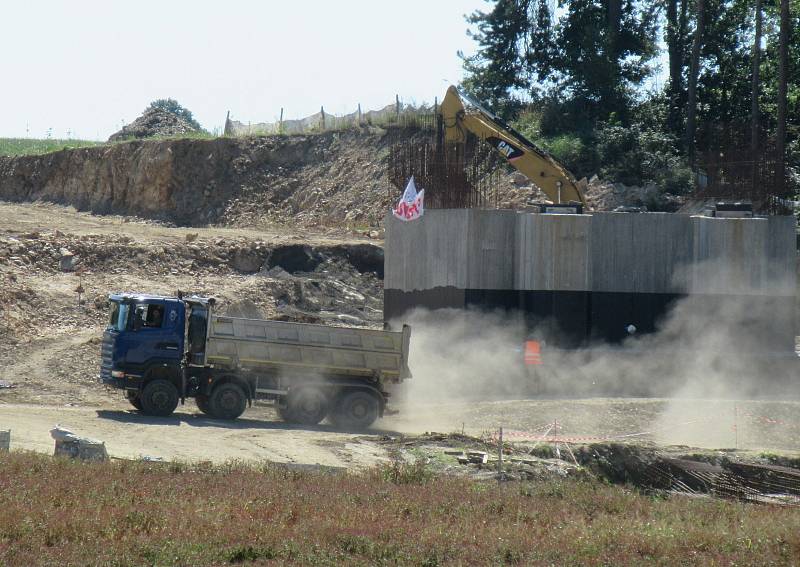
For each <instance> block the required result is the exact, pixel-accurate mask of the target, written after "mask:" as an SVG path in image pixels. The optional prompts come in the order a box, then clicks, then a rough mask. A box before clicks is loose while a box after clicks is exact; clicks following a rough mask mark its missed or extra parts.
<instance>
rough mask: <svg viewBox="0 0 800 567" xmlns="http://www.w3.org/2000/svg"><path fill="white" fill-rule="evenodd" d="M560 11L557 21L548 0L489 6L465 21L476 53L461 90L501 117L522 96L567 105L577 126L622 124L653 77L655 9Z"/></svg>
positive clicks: (586, 1)
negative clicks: (614, 121)
mask: <svg viewBox="0 0 800 567" xmlns="http://www.w3.org/2000/svg"><path fill="white" fill-rule="evenodd" d="M561 8H562V9H563V13H561V15H560V16H559V17H557V18H554V17H553V14H551V12H550V10H549V7H548V4H547V2H546V0H494V6H493V8H492V10H491V11H489V12H486V13H483V12H476V13H474V14H472V15H471V16H469V17H468V21H469V22H470V23H471V24H473V25H474V26H477V29H476V30H475V31H472V32H470V33H471V37H473V38H474V39H475V40H476V41H477V42H478V45H479V50H478V53H477V54H476V55H475V56H474V57H471V58H466V59H465V61H464V64H465V65H464V66H465V71H466V78H465V80H464V83H463V86H464V87H465V88H466V89H467V90H468V91H470V92H471V93H472V94H473V95H475V96H477V97H478V98H481V99H483V100H485V101H486V102H488V103H489V104H491V105H493V106H494V107H495V108H496V110H498V111H502V112H504V113H505V115H506V116H508V115H509V114H511V113H513V111H515V110H517V109H518V108H519V99H520V98H522V97H531V98H540V97H542V96H543V95H546V98H547V99H549V100H550V101H552V102H554V103H556V104H564V105H566V107H565V109H564V111H565V112H567V113H568V114H570V115H571V116H572V122H573V124H574V125H579V124H587V123H588V124H592V123H594V122H595V121H597V120H605V119H606V118H608V117H609V116H611V115H615V116H616V117H617V118H618V119H621V120H622V121H623V122H624V121H625V120H626V119H627V117H628V115H629V110H630V107H631V105H632V103H633V101H634V98H635V91H636V89H637V88H638V87H640V86H641V85H642V84H643V82H644V81H645V79H647V78H648V77H649V76H650V75H651V74H652V68H651V67H650V65H649V62H650V61H651V60H652V59H653V57H655V55H656V54H657V52H658V51H657V45H656V30H657V23H658V22H657V12H658V6H657V5H656V4H655V3H650V4H648V3H646V2H643V1H636V0H570V1H569V2H566V1H564V2H562V3H561ZM554 20H555V21H554ZM509 100H515V101H516V102H517V104H513V105H509V104H508V101H509Z"/></svg>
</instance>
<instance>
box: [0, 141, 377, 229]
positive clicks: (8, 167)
mask: <svg viewBox="0 0 800 567" xmlns="http://www.w3.org/2000/svg"><path fill="white" fill-rule="evenodd" d="M387 144H388V137H387V135H386V133H385V132H383V131H379V130H375V131H372V130H370V131H363V132H359V131H353V132H341V133H338V132H329V133H325V134H318V135H309V136H271V137H254V138H217V139H213V140H198V139H179V140H152V141H131V142H125V143H119V144H111V145H107V146H98V147H93V148H81V149H75V150H63V151H60V152H55V153H52V154H47V155H42V156H15V157H0V199H2V200H8V201H34V200H42V201H50V202H54V203H60V204H67V205H72V206H74V207H76V208H78V209H79V210H88V211H92V212H95V213H102V214H108V213H113V214H121V215H136V216H140V217H144V218H150V219H158V220H165V221H170V222H173V223H176V224H179V225H186V226H200V225H207V224H220V225H226V226H259V225H269V224H275V223H278V224H281V223H289V222H291V223H292V224H297V225H301V226H317V225H326V224H341V223H343V222H350V223H352V224H353V225H362V226H365V225H371V224H377V223H378V222H379V220H380V219H381V218H382V217H383V215H384V213H385V210H386V207H387V206H388V203H389V199H388V189H389V184H388V179H387V177H386V169H387V168H386V159H387V155H388V152H387V150H386V148H387Z"/></svg>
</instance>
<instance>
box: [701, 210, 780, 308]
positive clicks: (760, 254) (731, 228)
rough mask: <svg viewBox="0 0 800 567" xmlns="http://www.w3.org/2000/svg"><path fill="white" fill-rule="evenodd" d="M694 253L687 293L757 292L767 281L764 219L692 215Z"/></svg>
mask: <svg viewBox="0 0 800 567" xmlns="http://www.w3.org/2000/svg"><path fill="white" fill-rule="evenodd" d="M691 219H692V226H693V232H694V255H693V262H692V269H691V273H692V281H691V289H690V293H694V294H732V295H735V294H759V293H764V292H765V291H766V290H767V289H768V288H769V287H770V286H771V282H769V281H768V277H767V275H768V273H767V265H768V263H769V262H768V257H767V249H768V246H767V243H768V239H769V221H768V220H767V219H763V218H758V219H738V218H715V217H700V216H696V217H691Z"/></svg>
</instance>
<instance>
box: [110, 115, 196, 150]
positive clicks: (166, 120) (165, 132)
mask: <svg viewBox="0 0 800 567" xmlns="http://www.w3.org/2000/svg"><path fill="white" fill-rule="evenodd" d="M194 132H199V130H198V129H197V128H196V127H195V126H193V125H192V124H190V123H189V122H188V121H187V120H185V119H184V118H181V117H180V116H178V115H176V114H173V113H172V112H167V111H166V110H163V109H160V108H148V109H147V110H145V111H144V113H143V114H142V115H141V116H140V117H139V118H137V119H136V120H134V121H133V122H131V123H130V124H128V125H126V126H123V128H122V130H120V131H119V132H116V133H114V134H111V136H110V137H109V138H108V141H109V142H120V141H123V140H131V139H134V138H135V139H143V138H168V137H170V136H181V135H184V134H192V133H194Z"/></svg>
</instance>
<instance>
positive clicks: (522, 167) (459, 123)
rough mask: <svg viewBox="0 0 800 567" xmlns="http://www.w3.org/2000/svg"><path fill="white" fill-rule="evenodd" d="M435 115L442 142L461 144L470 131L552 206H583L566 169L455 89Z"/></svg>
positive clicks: (446, 97) (450, 90) (580, 194)
mask: <svg viewBox="0 0 800 567" xmlns="http://www.w3.org/2000/svg"><path fill="white" fill-rule="evenodd" d="M465 103H466V104H465ZM439 115H440V116H441V119H442V123H443V124H444V139H445V143H450V144H459V143H461V144H463V143H464V142H466V139H467V132H472V133H473V134H475V135H476V136H478V137H479V138H481V139H482V140H485V141H486V142H488V143H489V144H491V145H492V146H493V147H494V148H495V149H496V150H497V151H498V152H500V154H501V155H502V156H503V157H505V158H506V160H508V163H510V164H511V165H513V166H514V167H515V168H516V169H517V170H518V171H519V172H520V173H522V174H524V175H525V176H527V177H528V179H530V180H531V182H532V183H533V184H535V185H536V186H537V187H539V188H540V189H541V190H542V191H544V193H545V194H546V195H547V196H548V198H549V199H550V200H551V201H552V202H553V203H558V204H561V203H575V202H579V203H581V205H583V206H585V205H586V197H584V195H583V192H582V191H581V190H580V189H579V188H578V186H577V184H576V183H575V177H574V176H573V175H572V174H571V173H570V172H569V171H567V168H565V167H564V166H563V165H562V164H560V163H559V162H558V161H557V160H556V159H555V158H554V157H553V156H551V155H550V154H549V153H548V152H547V151H545V150H543V149H542V148H540V147H538V146H537V145H536V144H534V143H533V142H531V141H530V140H528V139H527V138H525V136H523V135H522V134H520V133H519V132H517V131H516V130H514V129H513V128H512V127H511V126H509V125H508V124H506V123H505V122H503V121H502V120H501V119H500V118H498V117H497V116H495V115H494V114H492V113H491V112H489V111H488V110H486V109H485V108H483V107H482V106H481V105H480V104H478V103H477V102H475V101H474V100H472V99H471V98H469V97H468V96H467V95H465V94H464V93H463V92H460V91H459V90H458V89H457V88H456V87H453V86H451V87H450V88H448V89H447V94H446V95H445V97H444V99H443V100H442V104H441V106H440V107H439Z"/></svg>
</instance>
